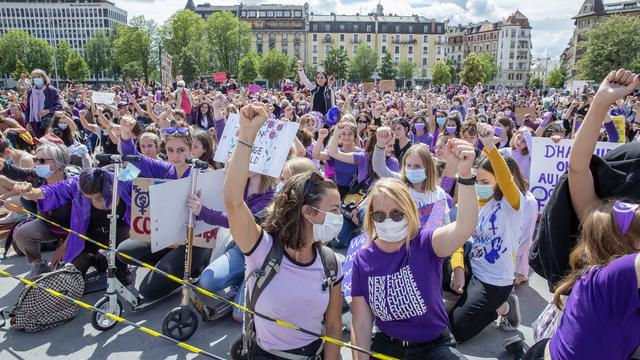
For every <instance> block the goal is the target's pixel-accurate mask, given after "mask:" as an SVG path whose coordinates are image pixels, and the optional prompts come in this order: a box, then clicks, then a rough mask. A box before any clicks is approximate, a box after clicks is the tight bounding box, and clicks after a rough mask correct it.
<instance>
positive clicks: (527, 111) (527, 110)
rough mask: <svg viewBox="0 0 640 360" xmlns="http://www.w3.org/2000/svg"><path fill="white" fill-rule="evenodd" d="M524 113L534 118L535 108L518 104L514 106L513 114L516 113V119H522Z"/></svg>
mask: <svg viewBox="0 0 640 360" xmlns="http://www.w3.org/2000/svg"><path fill="white" fill-rule="evenodd" d="M526 114H530V115H531V117H532V118H533V120H535V119H536V108H535V106H530V107H524V106H518V107H516V111H515V115H516V119H517V120H519V121H522V119H524V116H525V115H526Z"/></svg>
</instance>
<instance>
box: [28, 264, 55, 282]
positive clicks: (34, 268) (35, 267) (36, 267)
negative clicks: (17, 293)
mask: <svg viewBox="0 0 640 360" xmlns="http://www.w3.org/2000/svg"><path fill="white" fill-rule="evenodd" d="M48 272H51V268H50V267H49V265H47V263H46V262H44V261H41V262H37V263H33V264H31V271H30V272H29V275H28V276H27V277H28V278H29V280H32V281H33V280H35V279H36V278H38V277H40V275H42V274H44V273H48Z"/></svg>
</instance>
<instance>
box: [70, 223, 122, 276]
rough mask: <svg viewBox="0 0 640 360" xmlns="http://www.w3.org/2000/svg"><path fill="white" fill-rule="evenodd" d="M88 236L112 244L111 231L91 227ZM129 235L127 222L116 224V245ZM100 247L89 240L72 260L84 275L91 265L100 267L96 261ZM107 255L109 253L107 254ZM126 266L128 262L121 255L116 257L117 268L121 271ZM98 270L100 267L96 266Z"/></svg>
mask: <svg viewBox="0 0 640 360" xmlns="http://www.w3.org/2000/svg"><path fill="white" fill-rule="evenodd" d="M87 236H88V237H89V238H90V239H93V240H95V241H97V242H99V243H101V244H103V245H107V246H110V245H109V233H106V234H105V233H100V232H98V231H91V229H89V232H88V233H87ZM128 237H129V226H127V225H126V224H118V226H116V247H117V246H118V245H120V243H122V242H123V241H124V240H126V239H127V238H128ZM99 249H100V248H99V247H98V245H95V244H92V243H90V242H88V241H87V242H85V243H84V250H83V251H82V252H81V253H80V255H78V256H76V258H75V259H73V261H72V262H71V263H72V264H73V265H74V266H75V267H76V269H78V270H79V271H80V272H81V273H82V276H86V275H87V270H89V267H91V266H93V267H99V264H98V263H97V262H96V256H97V254H98V250H99ZM100 256H101V255H100ZM106 256H109V255H108V254H107V255H106ZM97 265H98V266H97ZM126 267H127V264H125V263H123V262H122V260H121V259H120V258H119V257H116V268H117V269H118V270H120V271H123V270H125V269H126ZM96 270H100V269H97V268H96Z"/></svg>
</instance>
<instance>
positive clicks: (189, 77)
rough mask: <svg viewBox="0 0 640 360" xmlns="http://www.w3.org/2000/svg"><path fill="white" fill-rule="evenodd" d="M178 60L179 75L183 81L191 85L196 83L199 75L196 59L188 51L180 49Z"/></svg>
mask: <svg viewBox="0 0 640 360" xmlns="http://www.w3.org/2000/svg"><path fill="white" fill-rule="evenodd" d="M179 60H180V64H179V69H180V74H182V77H183V78H184V81H185V82H186V83H193V82H194V81H196V80H197V79H198V76H199V75H200V69H199V68H198V59H196V57H195V56H194V55H193V54H192V53H191V52H190V51H189V50H188V49H182V53H181V54H180V58H179Z"/></svg>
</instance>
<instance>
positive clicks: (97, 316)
mask: <svg viewBox="0 0 640 360" xmlns="http://www.w3.org/2000/svg"><path fill="white" fill-rule="evenodd" d="M93 307H95V308H96V309H98V310H102V311H104V312H107V313H111V314H113V315H115V316H120V315H121V314H122V303H121V302H120V299H116V307H115V311H114V312H110V311H109V297H108V296H104V297H102V298H100V300H98V302H97V303H96V304H95V305H94V306H93ZM117 323H118V322H117V321H116V320H113V319H112V318H110V317H108V316H106V315H105V314H102V313H100V312H97V311H94V312H93V315H92V316H91V326H93V328H94V329H96V330H99V331H107V330H109V329H111V328H112V327H114V326H116V324H117Z"/></svg>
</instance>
